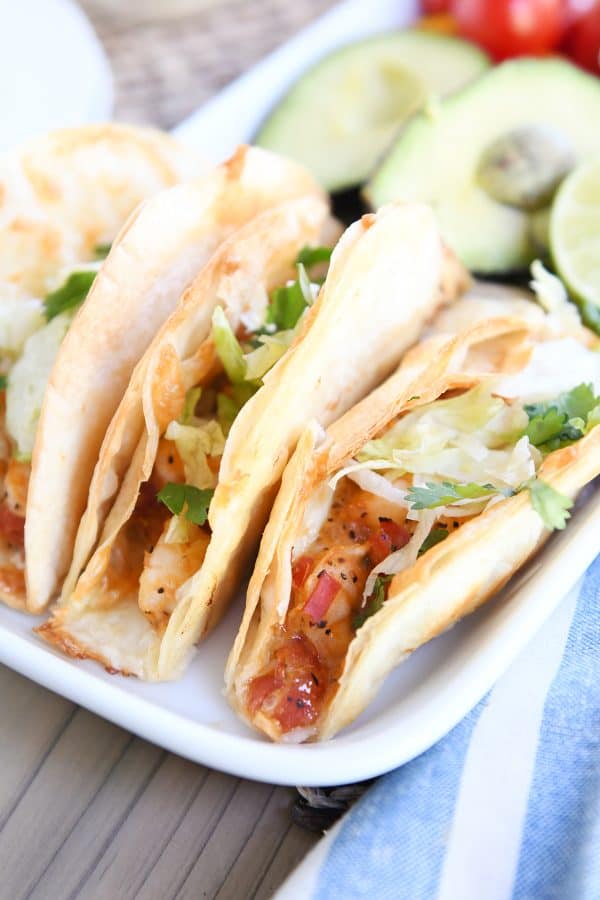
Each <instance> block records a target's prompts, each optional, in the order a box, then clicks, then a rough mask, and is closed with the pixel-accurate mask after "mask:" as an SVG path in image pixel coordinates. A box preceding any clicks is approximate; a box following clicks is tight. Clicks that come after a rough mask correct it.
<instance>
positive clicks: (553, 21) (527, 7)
mask: <svg viewBox="0 0 600 900" xmlns="http://www.w3.org/2000/svg"><path fill="white" fill-rule="evenodd" d="M452 13H453V15H454V16H455V18H456V21H457V24H458V31H459V33H460V34H462V35H464V37H467V38H470V39H471V40H472V41H475V43H477V44H481V46H482V47H484V48H485V49H486V50H488V51H489V52H490V53H491V54H492V56H493V57H495V58H496V59H506V58H507V57H509V56H522V55H524V54H525V55H527V54H531V55H534V56H535V55H539V54H543V53H548V52H549V51H550V50H553V49H554V48H555V47H556V46H557V45H558V43H559V41H560V40H561V38H562V36H563V33H564V30H565V25H566V15H567V3H566V0H453V2H452Z"/></svg>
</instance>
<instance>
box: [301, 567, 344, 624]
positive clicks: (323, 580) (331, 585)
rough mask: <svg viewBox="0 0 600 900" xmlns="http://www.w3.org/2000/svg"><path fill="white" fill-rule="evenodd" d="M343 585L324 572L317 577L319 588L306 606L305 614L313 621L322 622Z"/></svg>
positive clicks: (316, 588)
mask: <svg viewBox="0 0 600 900" xmlns="http://www.w3.org/2000/svg"><path fill="white" fill-rule="evenodd" d="M340 588H341V584H340V583H339V581H337V580H336V579H335V578H332V577H331V575H329V573H328V572H325V570H323V571H322V572H319V574H318V575H317V586H316V587H315V589H314V591H313V592H312V594H311V595H310V597H309V598H308V600H307V601H306V603H305V604H304V609H303V612H304V613H306V615H307V616H310V618H311V619H312V620H313V622H320V621H321V619H322V618H323V616H325V615H326V614H327V610H328V609H329V607H330V606H331V604H332V603H333V601H334V598H335V597H336V595H337V594H338V592H339V590H340Z"/></svg>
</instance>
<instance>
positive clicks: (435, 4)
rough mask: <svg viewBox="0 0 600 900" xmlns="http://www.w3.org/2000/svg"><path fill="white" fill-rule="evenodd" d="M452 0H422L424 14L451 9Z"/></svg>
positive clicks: (430, 14) (428, 14)
mask: <svg viewBox="0 0 600 900" xmlns="http://www.w3.org/2000/svg"><path fill="white" fill-rule="evenodd" d="M451 4H452V0H421V10H422V12H423V14H424V15H426V16H432V15H435V14H436V13H444V12H449V11H450V6H451Z"/></svg>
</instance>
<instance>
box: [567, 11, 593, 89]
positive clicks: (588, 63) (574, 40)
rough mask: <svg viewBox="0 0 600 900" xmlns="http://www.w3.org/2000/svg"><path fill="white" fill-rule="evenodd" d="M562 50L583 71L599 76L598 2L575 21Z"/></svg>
mask: <svg viewBox="0 0 600 900" xmlns="http://www.w3.org/2000/svg"><path fill="white" fill-rule="evenodd" d="M562 49H563V50H564V51H565V53H567V54H568V55H569V56H570V57H572V59H574V60H575V62H576V63H578V64H579V65H580V66H583V68H584V69H589V70H590V72H594V73H595V74H596V75H600V2H596V3H594V4H593V6H592V7H591V8H590V9H588V10H587V12H584V13H583V15H581V16H579V17H578V18H576V19H575V21H574V22H573V24H572V25H571V26H570V28H569V30H568V31H567V35H566V37H565V41H564V43H563V46H562Z"/></svg>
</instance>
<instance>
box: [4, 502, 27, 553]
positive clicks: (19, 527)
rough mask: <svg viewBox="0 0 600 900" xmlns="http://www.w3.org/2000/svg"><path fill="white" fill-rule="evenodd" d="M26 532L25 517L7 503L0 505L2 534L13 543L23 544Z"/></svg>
mask: <svg viewBox="0 0 600 900" xmlns="http://www.w3.org/2000/svg"><path fill="white" fill-rule="evenodd" d="M24 532H25V519H24V518H23V517H22V516H17V515H16V514H15V513H14V512H13V511H12V510H11V509H9V508H8V506H7V505H6V503H2V505H0V534H2V535H3V536H4V537H5V538H6V540H7V541H9V543H11V544H16V545H18V546H19V547H22V546H23V543H24Z"/></svg>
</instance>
